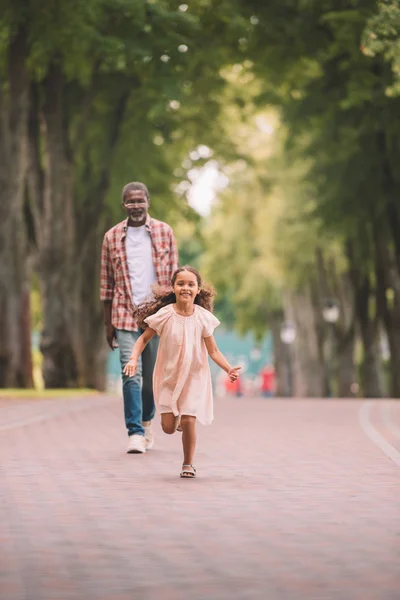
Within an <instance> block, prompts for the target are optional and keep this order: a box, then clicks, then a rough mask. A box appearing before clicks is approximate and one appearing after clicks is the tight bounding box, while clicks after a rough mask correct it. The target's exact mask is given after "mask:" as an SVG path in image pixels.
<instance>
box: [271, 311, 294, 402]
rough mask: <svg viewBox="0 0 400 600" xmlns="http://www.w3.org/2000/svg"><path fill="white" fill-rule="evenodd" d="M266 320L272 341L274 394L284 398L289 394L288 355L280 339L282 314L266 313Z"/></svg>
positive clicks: (286, 348)
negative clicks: (274, 379) (274, 375)
mask: <svg viewBox="0 0 400 600" xmlns="http://www.w3.org/2000/svg"><path fill="white" fill-rule="evenodd" d="M266 320H267V322H268V324H269V326H270V328H271V333H272V341H273V347H274V367H275V373H276V395H277V396H278V397H281V398H284V397H287V396H290V389H289V378H290V373H289V370H288V364H289V363H288V361H289V360H290V358H291V357H290V355H289V351H288V347H287V346H286V345H285V344H283V343H282V340H281V326H282V322H283V314H278V315H273V316H270V315H268V314H267V317H266Z"/></svg>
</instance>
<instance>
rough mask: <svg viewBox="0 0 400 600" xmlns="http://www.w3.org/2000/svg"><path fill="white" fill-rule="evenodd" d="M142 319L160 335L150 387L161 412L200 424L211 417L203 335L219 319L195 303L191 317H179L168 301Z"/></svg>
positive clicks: (210, 388) (217, 322)
mask: <svg viewBox="0 0 400 600" xmlns="http://www.w3.org/2000/svg"><path fill="white" fill-rule="evenodd" d="M145 322H146V323H147V324H148V325H149V327H151V328H152V329H154V330H155V331H156V332H157V333H158V335H159V336H160V345H159V348H158V354H157V360H156V365H155V368H154V374H153V390H154V398H155V402H156V406H157V408H158V411H159V412H160V414H162V413H168V412H172V413H174V415H175V416H179V415H192V416H195V417H197V419H198V420H199V421H200V423H202V424H203V425H210V423H212V421H213V419H214V411H213V395H212V387H211V374H210V367H209V364H208V353H207V348H206V344H205V342H204V338H205V337H210V336H211V335H212V334H213V332H214V329H215V328H216V327H217V326H218V325H219V321H218V319H217V318H216V317H214V315H213V314H212V313H210V311H208V310H206V309H205V308H202V307H201V306H198V305H197V304H195V305H194V313H193V314H192V315H191V316H190V317H182V316H181V315H178V314H177V313H176V312H175V309H174V307H173V305H172V304H168V305H167V306H164V307H163V308H160V310H159V311H158V312H157V313H156V314H154V315H151V316H150V317H147V319H145Z"/></svg>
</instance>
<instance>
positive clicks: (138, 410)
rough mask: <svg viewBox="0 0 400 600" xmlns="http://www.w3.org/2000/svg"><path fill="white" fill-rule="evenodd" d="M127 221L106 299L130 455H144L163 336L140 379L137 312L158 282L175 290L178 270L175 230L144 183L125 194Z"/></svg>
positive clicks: (107, 267) (108, 253)
mask: <svg viewBox="0 0 400 600" xmlns="http://www.w3.org/2000/svg"><path fill="white" fill-rule="evenodd" d="M122 205H123V208H124V210H125V212H126V214H127V218H126V219H125V220H124V221H121V223H118V224H117V225H115V226H114V227H112V228H111V229H110V230H109V231H107V233H106V234H105V236H104V240H103V246H102V252H101V283H100V299H101V300H102V301H103V302H104V324H105V328H106V337H107V342H108V345H109V346H110V348H111V349H114V348H115V347H117V345H118V346H119V350H120V360H121V370H122V386H123V387H122V389H123V397H124V412H125V423H126V428H127V430H128V435H129V443H128V448H127V452H128V453H134V454H138V453H143V452H146V450H150V449H151V448H152V447H153V445H154V440H153V432H152V425H151V421H152V419H153V417H154V413H155V405H154V397H153V369H154V364H155V359H156V354H157V347H158V337H155V338H153V339H152V340H151V341H150V343H149V344H148V345H147V346H146V348H145V350H144V351H143V354H142V357H141V360H140V362H139V366H138V370H137V373H136V375H135V376H134V377H127V376H126V375H124V372H123V371H124V367H125V365H126V363H127V362H128V360H129V357H130V355H131V352H132V348H133V345H134V343H135V342H136V340H137V338H138V337H139V336H140V335H141V333H142V330H140V329H138V327H137V325H136V323H135V307H137V306H138V305H139V304H141V303H142V302H143V301H144V300H145V299H146V298H148V297H149V296H150V295H151V286H152V285H153V284H154V283H159V284H160V285H166V286H169V285H170V284H171V278H172V274H173V272H174V271H175V269H176V268H177V267H178V251H177V247H176V241H175V238H174V234H173V231H172V229H171V227H170V226H169V225H167V224H166V223H163V222H162V221H157V220H156V219H152V218H151V217H150V215H149V214H148V210H149V206H150V196H149V191H148V189H147V187H146V186H145V185H144V184H143V183H140V182H133V183H128V184H127V185H126V186H125V187H124V189H123V190H122Z"/></svg>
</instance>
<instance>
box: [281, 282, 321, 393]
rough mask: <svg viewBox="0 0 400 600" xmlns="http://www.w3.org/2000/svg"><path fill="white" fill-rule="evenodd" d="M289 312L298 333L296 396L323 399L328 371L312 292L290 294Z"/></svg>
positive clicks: (294, 378)
mask: <svg viewBox="0 0 400 600" xmlns="http://www.w3.org/2000/svg"><path fill="white" fill-rule="evenodd" d="M285 312H286V315H287V317H288V319H289V320H291V321H293V322H294V324H295V326H296V332H297V335H296V340H295V342H294V344H293V357H294V369H293V380H294V394H293V395H295V396H297V397H306V398H307V397H309V398H312V397H315V398H320V397H321V396H323V395H324V368H323V365H321V359H320V351H319V345H318V338H317V322H316V315H315V310H314V306H313V302H312V297H311V293H310V291H309V290H308V291H306V292H305V293H303V294H290V295H289V294H288V296H287V302H286V307H285Z"/></svg>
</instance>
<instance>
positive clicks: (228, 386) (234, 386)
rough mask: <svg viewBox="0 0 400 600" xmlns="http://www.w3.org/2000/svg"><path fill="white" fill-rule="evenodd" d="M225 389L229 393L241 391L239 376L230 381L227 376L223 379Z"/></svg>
mask: <svg viewBox="0 0 400 600" xmlns="http://www.w3.org/2000/svg"><path fill="white" fill-rule="evenodd" d="M225 390H226V391H227V392H229V393H230V394H241V392H242V384H241V381H240V377H238V379H236V381H231V380H230V379H229V377H227V378H226V379H225Z"/></svg>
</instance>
